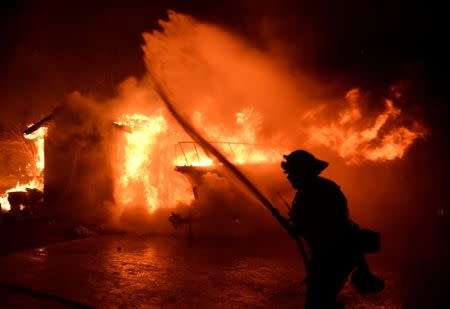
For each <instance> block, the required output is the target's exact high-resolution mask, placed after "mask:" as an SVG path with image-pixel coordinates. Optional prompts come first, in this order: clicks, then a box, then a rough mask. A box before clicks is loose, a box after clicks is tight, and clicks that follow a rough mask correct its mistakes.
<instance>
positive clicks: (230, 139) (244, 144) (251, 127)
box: [174, 108, 283, 166]
mask: <svg viewBox="0 0 450 309" xmlns="http://www.w3.org/2000/svg"><path fill="white" fill-rule="evenodd" d="M262 120H263V117H262V115H261V114H260V113H257V112H256V111H255V110H254V109H253V108H244V109H242V110H241V111H239V112H237V113H236V114H235V115H234V123H233V127H234V128H233V127H224V126H223V125H211V124H208V123H207V121H206V120H205V117H204V116H203V114H202V113H201V112H200V111H195V112H194V114H193V123H194V125H195V126H196V127H198V128H201V129H202V130H203V132H204V134H205V136H206V137H207V138H208V140H210V141H211V143H212V144H215V146H217V148H219V149H220V150H221V151H222V152H223V153H224V154H225V155H226V156H227V157H228V158H229V159H230V161H231V162H233V163H235V164H264V163H274V162H278V160H279V158H280V157H281V154H282V153H283V151H282V150H281V149H278V148H274V147H271V145H261V144H258V143H257V135H258V131H259V128H260V126H261V123H262ZM174 163H175V164H176V165H190V166H211V165H214V161H213V160H212V159H211V158H209V157H208V156H207V155H206V154H205V153H204V152H203V150H202V149H200V148H198V146H196V145H195V143H193V142H181V143H179V144H178V147H177V155H176V158H175V161H174Z"/></svg>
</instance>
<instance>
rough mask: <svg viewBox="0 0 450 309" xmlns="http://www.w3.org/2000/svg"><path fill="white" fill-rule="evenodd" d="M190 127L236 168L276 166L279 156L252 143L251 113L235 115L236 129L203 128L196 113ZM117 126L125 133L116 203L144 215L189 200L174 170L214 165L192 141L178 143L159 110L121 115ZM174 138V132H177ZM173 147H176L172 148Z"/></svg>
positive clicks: (184, 181) (185, 182)
mask: <svg viewBox="0 0 450 309" xmlns="http://www.w3.org/2000/svg"><path fill="white" fill-rule="evenodd" d="M193 116H194V117H193V118H194V123H195V124H196V125H197V126H198V127H200V128H201V129H202V130H203V131H205V132H206V133H207V136H208V138H210V139H211V140H212V142H213V143H214V144H216V145H217V146H218V147H219V148H220V149H221V150H222V151H223V152H224V153H225V154H226V155H227V156H228V157H229V158H230V160H232V161H233V162H235V163H238V164H256V163H270V162H277V161H278V160H279V157H280V155H281V154H275V152H274V150H273V149H272V147H270V145H269V146H266V147H263V146H262V145H257V144H254V142H255V141H256V129H257V125H258V123H259V121H260V118H261V117H260V116H259V115H258V116H255V115H254V113H253V111H252V110H251V109H245V110H243V111H241V112H238V113H237V114H236V115H235V125H236V126H237V128H236V130H230V129H228V130H226V129H225V128H223V127H221V126H211V125H207V124H205V123H204V121H203V116H202V114H201V113H199V112H194V115H193ZM116 124H118V125H121V126H126V127H128V128H130V130H129V132H126V133H124V134H125V136H124V140H123V145H122V146H120V145H119V151H118V152H119V155H118V160H117V162H116V163H115V164H114V165H115V166H116V170H117V179H118V180H117V183H116V187H115V196H116V202H117V203H118V204H119V205H122V206H124V207H127V205H131V204H136V203H138V204H145V205H146V209H147V211H148V212H149V213H153V212H154V211H155V210H156V209H159V208H171V207H174V206H176V205H177V204H179V203H184V204H189V203H190V202H192V200H193V194H192V187H191V184H190V183H189V182H188V180H187V179H186V178H185V177H184V176H183V175H181V174H180V173H178V172H176V171H175V167H176V166H213V165H214V164H215V162H214V160H213V159H211V158H210V157H209V156H208V155H207V154H205V153H204V151H203V150H202V148H201V147H199V146H198V145H197V144H196V143H194V142H193V141H180V140H179V138H180V135H181V134H177V133H174V130H173V129H171V128H170V126H169V123H168V121H167V120H166V118H165V117H164V114H163V111H162V109H158V110H156V111H155V112H154V113H153V114H152V115H148V116H146V115H142V114H133V115H127V114H125V115H123V116H122V117H120V119H119V120H118V121H116ZM178 133H179V132H178ZM174 146H175V147H174Z"/></svg>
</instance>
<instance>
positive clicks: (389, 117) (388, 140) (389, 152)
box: [309, 89, 426, 163]
mask: <svg viewBox="0 0 450 309" xmlns="http://www.w3.org/2000/svg"><path fill="white" fill-rule="evenodd" d="M346 101H347V103H348V104H349V107H348V108H346V109H344V110H343V111H341V112H340V113H339V115H338V119H337V121H335V122H332V123H331V124H329V125H326V126H313V127H311V128H310V130H309V143H310V144H313V145H323V146H326V147H329V148H331V149H333V150H335V151H336V152H337V153H338V154H339V155H340V156H341V157H342V158H344V159H345V160H346V162H347V163H358V162H360V161H363V160H369V161H387V160H394V159H397V158H399V159H401V158H403V156H404V155H405V152H406V150H407V149H408V148H409V147H410V146H411V145H412V144H413V143H414V141H415V140H417V139H418V138H423V137H424V136H425V134H426V132H425V130H424V129H423V128H421V127H420V126H419V125H418V124H415V125H414V127H413V128H411V127H406V126H400V125H398V122H396V120H398V119H399V117H400V115H401V110H400V109H399V108H397V107H396V106H395V105H394V102H393V101H392V100H389V99H386V100H385V110H384V111H383V112H382V113H380V114H379V115H377V116H376V117H375V120H374V121H373V124H372V125H369V126H366V127H365V128H363V129H358V124H360V122H362V120H363V115H362V112H361V109H360V107H359V101H360V92H359V90H358V89H352V90H350V91H349V92H348V93H347V95H346Z"/></svg>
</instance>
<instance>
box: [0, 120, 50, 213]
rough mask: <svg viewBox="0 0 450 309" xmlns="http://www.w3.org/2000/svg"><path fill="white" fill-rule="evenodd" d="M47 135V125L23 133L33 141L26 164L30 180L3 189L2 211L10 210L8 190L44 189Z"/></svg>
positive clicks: (0, 199) (0, 203) (0, 198)
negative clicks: (31, 156) (45, 141)
mask: <svg viewBox="0 0 450 309" xmlns="http://www.w3.org/2000/svg"><path fill="white" fill-rule="evenodd" d="M46 135H47V127H40V128H39V129H38V130H36V131H34V132H33V133H31V134H28V135H25V134H24V138H25V139H27V140H31V141H33V146H34V147H33V148H32V152H33V161H32V162H29V163H28V164H27V168H28V170H29V172H28V175H27V176H29V177H32V178H31V180H30V181H28V182H26V183H21V182H20V181H18V182H17V184H16V186H15V187H13V188H10V189H8V190H6V191H5V193H3V194H0V205H1V209H2V210H3V211H10V210H11V205H10V204H9V201H8V192H15V191H23V192H25V191H26V189H27V188H35V189H38V190H41V191H42V190H43V189H44V182H43V175H42V172H43V171H44V167H45V166H44V162H45V160H44V159H45V158H44V140H45V136H46Z"/></svg>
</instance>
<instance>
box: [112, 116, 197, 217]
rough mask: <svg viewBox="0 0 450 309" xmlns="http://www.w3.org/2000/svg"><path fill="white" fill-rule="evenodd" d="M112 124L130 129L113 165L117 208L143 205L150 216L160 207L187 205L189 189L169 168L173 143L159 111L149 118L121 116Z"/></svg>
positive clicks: (190, 197)
mask: <svg viewBox="0 0 450 309" xmlns="http://www.w3.org/2000/svg"><path fill="white" fill-rule="evenodd" d="M116 123H117V124H120V125H126V126H128V127H129V128H130V129H131V130H130V132H127V133H124V134H125V137H124V138H125V140H124V144H123V147H120V150H119V152H120V154H119V156H118V162H117V165H116V168H117V173H118V177H117V178H118V180H117V183H116V188H115V196H116V200H117V202H118V204H119V205H121V206H127V205H129V204H134V203H140V204H145V206H146V209H147V211H148V212H149V213H152V212H154V211H155V210H156V209H158V208H161V207H173V206H175V205H176V204H178V203H190V202H191V201H192V191H191V188H190V185H189V183H188V182H187V181H186V180H185V179H184V178H183V176H182V175H179V174H178V173H176V172H175V171H174V166H173V165H172V162H173V143H172V142H171V139H170V137H169V134H168V133H169V127H168V123H167V120H166V119H165V118H164V116H163V114H162V110H161V109H159V110H157V111H156V112H155V113H154V114H153V115H152V116H145V115H141V114H133V115H124V116H122V117H121V118H120V119H119V121H117V122H116Z"/></svg>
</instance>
